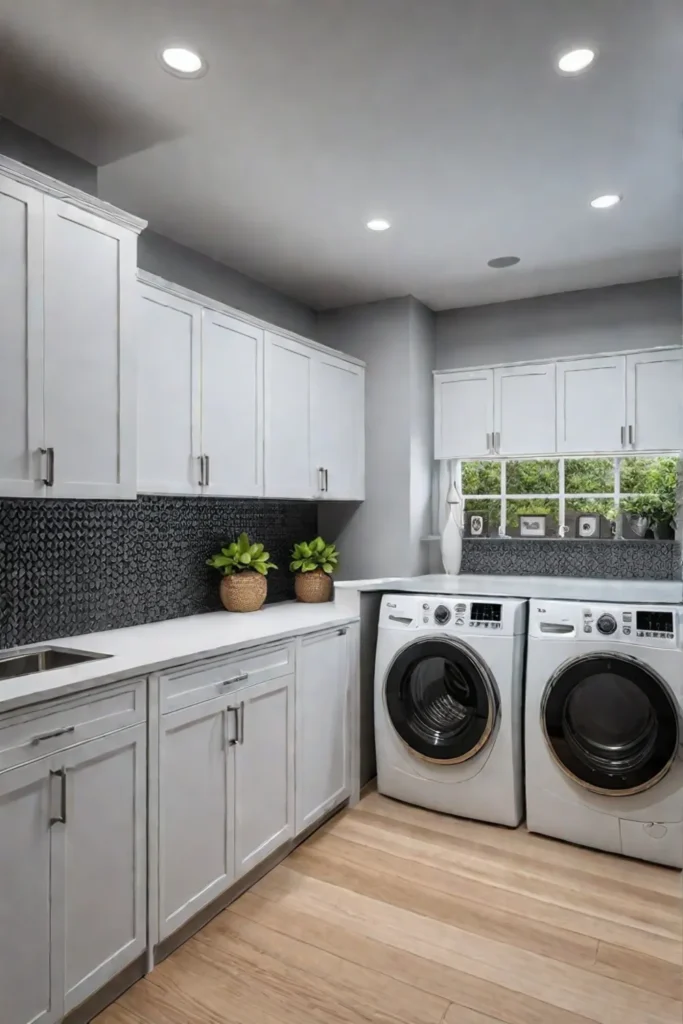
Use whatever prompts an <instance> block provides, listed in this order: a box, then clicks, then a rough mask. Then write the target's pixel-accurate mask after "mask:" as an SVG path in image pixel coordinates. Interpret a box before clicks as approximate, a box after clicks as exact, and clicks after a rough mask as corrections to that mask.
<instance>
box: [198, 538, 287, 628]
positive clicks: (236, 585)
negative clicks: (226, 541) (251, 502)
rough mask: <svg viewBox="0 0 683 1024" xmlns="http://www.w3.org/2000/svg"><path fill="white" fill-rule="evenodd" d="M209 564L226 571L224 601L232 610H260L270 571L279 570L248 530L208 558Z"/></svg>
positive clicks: (264, 597) (223, 582)
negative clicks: (252, 538) (252, 539)
mask: <svg viewBox="0 0 683 1024" xmlns="http://www.w3.org/2000/svg"><path fill="white" fill-rule="evenodd" d="M206 564H207V565H210V566H211V567H212V568H213V569H218V571H219V572H221V573H222V574H223V579H222V580H221V601H222V602H223V606H224V607H225V608H226V609H227V610H228V611H229V612H257V611H258V610H259V608H260V607H261V606H262V604H263V602H264V601H265V599H266V594H267V593H268V584H267V583H266V576H267V575H268V570H269V569H277V566H276V565H274V564H273V563H272V562H271V561H270V555H269V553H268V552H267V551H264V549H263V544H251V543H250V541H249V538H248V537H247V535H246V533H241V534H240V535H239V537H238V538H237V540H236V541H233V543H232V544H230V545H228V547H225V548H221V550H220V552H219V553H218V554H217V555H212V556H211V558H208V559H207V562H206Z"/></svg>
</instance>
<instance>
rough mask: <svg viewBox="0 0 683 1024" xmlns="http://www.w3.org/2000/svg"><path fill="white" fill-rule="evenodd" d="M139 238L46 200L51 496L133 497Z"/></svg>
mask: <svg viewBox="0 0 683 1024" xmlns="http://www.w3.org/2000/svg"><path fill="white" fill-rule="evenodd" d="M135 253H136V240H135V236H134V235H133V234H132V233H131V232H130V231H128V230H126V229H124V228H120V227H118V226H116V225H115V224H110V223H109V222H108V221H104V220H100V219H99V218H97V217H94V216H92V215H91V214H88V213H85V212H83V211H81V210H77V209H75V208H74V207H71V206H68V205H67V204H66V203H62V202H60V201H59V200H56V199H52V198H50V197H46V198H45V439H46V444H47V445H48V446H50V447H52V448H54V455H55V462H54V481H55V482H54V486H53V487H51V488H50V489H49V493H50V494H51V495H52V496H54V497H66V498H68V497H71V498H132V497H134V496H135V487H136V474H135V455H136V452H135V447H136V446H135V431H136V423H135V419H136V416H135V412H136V396H135V364H134V351H133V342H134V337H133V332H134V330H135V319H134V318H135V298H136V294H137V292H136V280H135V274H136V266H135V264H136V256H135Z"/></svg>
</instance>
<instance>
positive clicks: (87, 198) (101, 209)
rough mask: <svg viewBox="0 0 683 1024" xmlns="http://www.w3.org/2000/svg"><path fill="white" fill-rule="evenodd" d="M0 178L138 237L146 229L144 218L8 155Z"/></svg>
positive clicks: (0, 164) (0, 168) (0, 160)
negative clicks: (117, 226)
mask: <svg viewBox="0 0 683 1024" xmlns="http://www.w3.org/2000/svg"><path fill="white" fill-rule="evenodd" d="M0 175H3V176H4V177H6V178H11V179H12V180H13V181H18V182H20V183H21V184H22V185H28V186H30V187H31V188H35V189H38V190H39V191H40V192H43V193H44V194H45V195H48V196H52V197H53V198H55V199H61V200H62V201H63V202H65V203H69V204H70V205H71V206H77V207H78V208H79V209H81V210H85V211H86V212H87V213H92V214H93V215H94V216H96V217H101V218H102V219H103V220H108V221H111V222H112V223H113V224H119V225H120V226H121V227H124V228H128V229H129V230H131V231H134V232H135V233H136V234H140V232H141V231H143V230H144V229H145V228H146V227H147V221H146V220H143V219H142V218H141V217H136V216H134V215H133V214H132V213H127V212H126V211H125V210H120V209H119V208H118V207H117V206H112V205H111V203H105V202H104V200H102V199H97V197H96V196H91V195H89V194H88V193H87V192H82V191H81V190H80V189H79V188H74V187H73V186H72V185H67V184H65V183H64V182H63V181H58V180H57V179H56V178H51V177H50V176H49V175H48V174H43V173H42V171H36V170H34V169H33V168H32V167H28V166H27V165H26V164H22V163H20V162H19V161H18V160H12V159H11V158H10V157H8V156H2V155H0Z"/></svg>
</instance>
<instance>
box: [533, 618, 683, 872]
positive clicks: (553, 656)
mask: <svg viewBox="0 0 683 1024" xmlns="http://www.w3.org/2000/svg"><path fill="white" fill-rule="evenodd" d="M682 618H683V616H682V610H681V609H680V608H677V607H675V606H674V607H672V606H671V605H668V606H667V605H662V606H640V605H638V606H634V605H625V604H624V605H619V604H609V605H608V604H599V605H598V604H590V605H587V604H583V603H581V602H578V601H577V602H574V601H532V602H531V603H530V608H529V640H528V648H527V672H526V710H525V750H526V755H525V756H526V803H527V825H528V827H529V829H530V830H531V831H533V832H541V833H544V834H545V835H550V836H557V837H559V838H560V839H565V840H568V841H570V842H573V843H578V844H580V845H582V846H592V847H595V848H597V849H601V850H608V851H610V852H612V853H622V854H625V855H626V856H629V857H639V858H641V859H643V860H648V861H653V862H656V863H660V864H668V865H671V866H673V867H679V868H680V867H681V866H683V752H682V749H681V745H680V744H681V736H682V729H681V721H682V719H681V712H682V708H683V638H682V635H681V632H682V631H681V626H682Z"/></svg>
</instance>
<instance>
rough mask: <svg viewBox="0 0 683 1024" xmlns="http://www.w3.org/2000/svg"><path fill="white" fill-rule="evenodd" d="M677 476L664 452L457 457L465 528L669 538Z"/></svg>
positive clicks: (476, 532) (469, 532)
mask: <svg viewBox="0 0 683 1024" xmlns="http://www.w3.org/2000/svg"><path fill="white" fill-rule="evenodd" d="M456 465H457V464H456ZM677 477H678V458H677V457H676V456H671V455H658V456H647V457H646V456H638V455H634V456H627V457H625V458H616V459H611V458H586V459H569V458H557V459H514V460H513V459H502V460H499V461H488V460H487V461H481V462H462V463H461V464H460V481H459V484H460V487H461V491H462V495H463V498H464V504H465V535H466V536H477V537H497V536H508V537H520V536H521V537H532V536H537V537H538V536H541V537H558V536H559V537H562V536H567V537H586V538H588V537H601V538H604V539H609V538H611V537H614V536H624V537H627V538H634V537H644V536H649V537H652V536H653V535H654V536H655V537H658V538H661V539H667V538H672V537H673V536H674V531H675V523H676V515H677V504H676V494H677Z"/></svg>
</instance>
